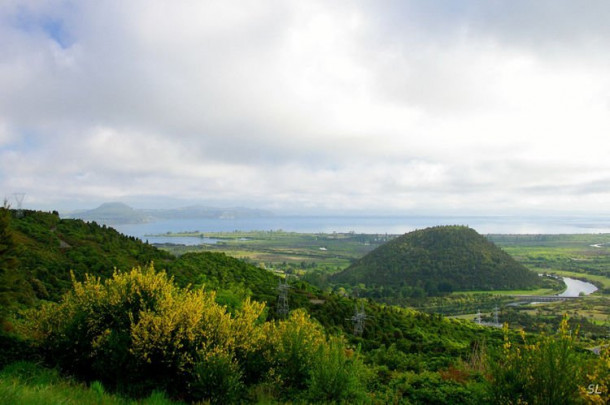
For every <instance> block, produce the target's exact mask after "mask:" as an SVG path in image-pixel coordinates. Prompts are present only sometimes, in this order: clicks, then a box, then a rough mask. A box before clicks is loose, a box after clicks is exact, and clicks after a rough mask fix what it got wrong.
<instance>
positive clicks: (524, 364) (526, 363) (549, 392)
mask: <svg viewBox="0 0 610 405" xmlns="http://www.w3.org/2000/svg"><path fill="white" fill-rule="evenodd" d="M521 336H522V340H523V342H522V343H523V344H522V345H516V344H514V343H512V342H510V340H509V338H508V330H507V328H505V343H504V346H503V349H502V352H501V353H499V354H498V355H496V358H495V359H492V361H490V363H489V370H490V380H491V391H492V392H491V393H492V396H493V398H494V401H495V402H496V403H528V404H534V405H535V404H572V403H578V402H579V396H580V391H579V388H580V387H582V386H583V385H584V383H585V362H584V358H583V357H582V356H581V355H580V354H579V353H578V352H577V351H576V350H575V349H576V348H575V342H576V339H577V336H578V333H577V332H572V331H570V329H569V327H568V319H567V317H564V319H563V321H562V322H561V326H560V328H559V330H558V332H557V333H556V334H555V335H542V336H541V338H540V339H539V340H538V341H537V342H535V343H533V344H528V342H527V340H526V338H525V334H524V333H522V334H521Z"/></svg>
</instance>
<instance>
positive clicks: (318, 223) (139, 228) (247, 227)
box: [113, 216, 610, 244]
mask: <svg viewBox="0 0 610 405" xmlns="http://www.w3.org/2000/svg"><path fill="white" fill-rule="evenodd" d="M437 225H467V226H469V227H471V228H473V229H475V230H476V231H477V232H479V233H481V234H489V233H499V234H562V233H563V234H565V233H610V217H592V216H590V217H584V216H582V217H574V216H573V217H565V216H563V217H533V216H529V217H526V216H271V217H260V218H234V219H217V218H205V219H176V220H166V221H158V222H150V223H145V224H126V225H113V227H114V228H115V229H117V230H118V231H119V232H121V233H124V234H126V235H130V236H135V237H138V238H140V239H142V240H146V235H160V234H164V233H166V232H184V231H200V232H204V233H205V232H232V231H236V230H238V231H268V230H274V231H275V230H280V229H281V230H284V231H290V232H304V233H318V232H319V233H332V232H340V233H344V232H356V233H377V234H386V233H387V234H396V235H398V234H403V233H407V232H411V231H413V230H415V229H423V228H427V227H430V226H437ZM189 239H198V238H189ZM149 242H150V238H149ZM191 242H192V243H195V242H197V241H196V240H194V241H191ZM159 243H162V242H159ZM195 244H197V243H195Z"/></svg>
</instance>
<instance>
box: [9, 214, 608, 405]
mask: <svg viewBox="0 0 610 405" xmlns="http://www.w3.org/2000/svg"><path fill="white" fill-rule="evenodd" d="M13 214H14V213H12V212H10V211H8V210H2V211H1V212H0V235H2V243H1V244H0V266H1V267H0V270H1V272H0V277H2V282H3V283H2V284H1V286H2V290H0V299H2V302H3V306H2V310H3V311H2V314H3V318H2V326H3V327H2V332H1V333H0V354H1V356H0V368H2V371H0V397H1V398H2V399H3V401H4V402H6V403H19V404H21V403H26V404H27V403H111V404H112V403H121V404H122V403H126V404H127V403H135V402H137V403H151V404H153V403H155V404H156V403H159V404H163V403H191V402H197V401H204V402H211V403H240V402H252V403H270V402H272V403H275V402H280V403H283V402H287V403H375V404H376V403H379V404H385V403H421V404H447V403H451V404H480V403H494V402H495V403H517V401H521V403H525V402H524V401H527V403H531V404H536V403H548V402H544V398H553V399H554V401H555V402H554V403H607V401H608V386H609V382H610V376H609V363H608V359H609V358H610V354H608V352H607V350H604V347H606V346H604V345H603V342H602V341H599V340H598V341H596V344H597V345H598V349H601V355H600V356H597V355H595V354H593V353H592V352H591V351H588V350H584V345H583V342H582V340H581V336H582V334H583V332H582V331H581V332H579V333H577V328H578V326H577V324H575V323H574V321H575V320H578V318H577V317H572V319H570V320H564V322H562V320H561V319H559V320H557V322H558V323H559V324H560V325H561V328H560V329H559V332H556V330H557V329H556V328H555V329H553V328H550V329H545V332H544V334H541V335H539V334H529V335H524V334H520V333H518V332H517V331H515V330H512V329H505V330H504V331H502V330H500V329H497V328H487V327H482V326H479V325H477V324H475V323H473V322H470V321H465V320H456V319H448V318H444V317H443V316H441V315H439V314H436V313H423V312H420V311H417V310H414V309H412V308H400V307H396V306H391V305H387V304H380V303H376V302H374V301H372V300H368V299H354V298H348V297H345V296H343V295H342V294H338V293H330V292H329V291H323V290H321V289H319V288H317V287H314V286H312V285H311V284H309V283H307V282H304V281H303V280H298V279H295V278H289V279H288V283H289V285H290V289H289V292H288V300H289V303H290V309H291V311H290V314H289V315H288V316H287V317H283V316H281V314H278V313H277V312H276V310H275V306H276V300H277V291H276V288H277V285H278V282H279V279H280V277H279V276H278V275H276V274H274V273H272V272H269V271H267V270H263V269H261V268H260V267H257V266H254V265H252V264H249V263H246V262H245V261H242V260H237V259H235V258H232V257H229V256H227V255H224V254H221V253H212V252H207V253H189V254H183V255H181V256H179V257H175V256H173V255H171V254H168V253H166V252H163V251H160V250H158V249H155V248H154V247H152V246H148V245H147V244H144V243H141V242H139V241H137V240H133V239H132V238H127V237H124V236H122V235H119V234H117V233H116V232H115V231H114V230H112V229H109V228H105V227H103V226H98V225H96V224H87V223H83V222H82V221H76V220H60V219H59V218H58V217H57V216H56V215H53V214H45V213H38V212H31V211H26V215H25V216H24V217H23V218H16V217H14V215H13ZM72 249H75V250H74V251H80V252H81V254H75V253H73V252H74V251H73V250H72ZM86 252H89V253H86ZM95 258H99V260H100V261H101V262H103V263H104V264H105V266H109V267H104V268H101V267H100V266H99V265H91V268H90V269H89V267H88V266H89V265H90V264H91V262H92V261H93V260H95ZM152 262H154V263H155V264H154V265H153V264H151V263H152ZM45 268H46V269H53V271H52V272H51V271H47V272H45V271H43V269H45ZM155 268H157V269H159V270H158V271H157V270H155ZM161 269H164V270H161ZM70 270H72V271H70ZM35 280H38V281H35ZM42 287H44V289H45V290H46V291H47V294H41V291H44V290H43V289H42ZM445 297H449V296H445ZM436 298H441V297H436ZM436 298H434V299H436ZM464 300H465V302H466V300H467V296H465V297H464ZM464 305H466V304H464ZM356 308H358V310H359V311H364V313H365V314H366V317H365V320H364V331H363V333H359V332H358V331H356V330H354V324H353V322H352V317H353V316H354V314H355V310H356ZM600 308H601V306H600ZM584 333H585V334H588V333H589V332H586V331H585V332H584ZM585 340H586V343H587V344H589V345H590V344H591V343H593V340H592V338H591V336H590V335H589V336H588V337H587V339H585ZM549 378H551V380H549ZM540 384H543V385H545V388H544V390H543V391H542V392H543V394H541V393H539V392H537V390H539V385H540ZM70 401H72V402H70Z"/></svg>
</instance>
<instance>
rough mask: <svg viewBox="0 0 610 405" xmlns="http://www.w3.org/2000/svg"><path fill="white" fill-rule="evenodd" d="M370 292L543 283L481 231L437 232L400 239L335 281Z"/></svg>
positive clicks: (461, 228) (450, 228)
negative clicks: (390, 288) (413, 288)
mask: <svg viewBox="0 0 610 405" xmlns="http://www.w3.org/2000/svg"><path fill="white" fill-rule="evenodd" d="M332 281H333V282H335V283H346V284H352V285H356V284H359V283H364V284H365V285H366V286H367V287H369V286H376V287H399V286H405V285H407V286H412V287H420V288H423V289H424V290H426V292H427V293H428V294H433V293H437V292H448V291H466V290H496V289H517V288H527V287H530V286H532V285H536V284H538V283H539V282H540V280H539V277H538V276H537V275H536V274H535V273H534V272H532V271H530V270H528V269H527V268H525V267H524V266H522V265H521V264H519V263H517V262H516V261H515V260H514V259H513V258H512V257H510V256H509V255H508V254H507V253H506V252H504V251H503V250H501V249H500V248H498V247H497V246H496V245H494V244H493V243H492V242H490V241H489V240H487V239H486V238H485V237H484V236H482V235H479V234H478V233H477V232H476V231H475V230H473V229H471V228H468V227H465V226H437V227H433V228H427V229H422V230H417V231H414V232H410V233H407V234H405V235H403V236H400V237H398V238H396V239H394V240H392V241H390V242H388V243H386V244H384V245H382V246H380V247H378V248H377V249H375V250H373V251H372V252H370V253H369V254H367V255H366V256H364V257H363V258H361V259H360V260H358V261H357V262H355V263H354V264H352V265H351V266H350V267H348V268H347V269H345V270H344V271H342V272H340V273H337V274H335V275H334V276H333V277H332Z"/></svg>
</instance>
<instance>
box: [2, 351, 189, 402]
mask: <svg viewBox="0 0 610 405" xmlns="http://www.w3.org/2000/svg"><path fill="white" fill-rule="evenodd" d="M0 398H1V400H0V401H1V402H2V403H3V404H6V405H43V404H44V405H55V404H79V405H80V404H82V405H88V404H91V405H99V404H104V405H131V404H133V405H135V404H140V405H170V404H175V405H179V404H181V403H182V402H176V401H172V400H170V399H169V398H167V397H166V395H165V394H164V393H162V392H159V391H155V392H153V393H151V394H150V396H148V397H147V398H143V399H141V400H139V401H136V400H133V399H128V398H123V397H121V396H118V395H115V394H111V393H107V392H106V391H105V389H104V387H103V385H102V384H101V383H100V382H99V381H94V382H92V383H91V384H90V385H89V386H87V385H86V384H85V383H82V382H78V381H76V380H73V379H70V378H66V377H64V376H61V375H60V374H59V372H58V371H57V370H56V369H49V368H45V367H42V366H40V365H38V364H36V363H31V362H23V361H22V362H16V363H13V364H11V365H10V366H7V367H5V368H4V369H2V371H0Z"/></svg>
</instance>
